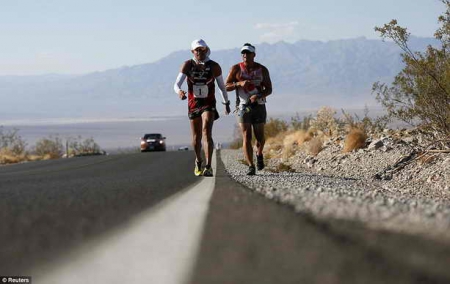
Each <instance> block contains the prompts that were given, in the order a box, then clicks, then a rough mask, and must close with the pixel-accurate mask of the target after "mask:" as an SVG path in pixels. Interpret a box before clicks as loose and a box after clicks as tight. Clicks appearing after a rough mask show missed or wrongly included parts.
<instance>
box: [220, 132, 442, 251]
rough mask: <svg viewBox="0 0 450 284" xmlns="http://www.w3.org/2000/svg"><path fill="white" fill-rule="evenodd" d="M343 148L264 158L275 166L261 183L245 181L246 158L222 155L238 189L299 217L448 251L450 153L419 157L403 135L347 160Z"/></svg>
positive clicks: (336, 142) (335, 142) (335, 144)
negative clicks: (422, 240)
mask: <svg viewBox="0 0 450 284" xmlns="http://www.w3.org/2000/svg"><path fill="white" fill-rule="evenodd" d="M342 140H343V139H342V138H335V139H331V140H329V141H327V142H326V143H325V144H324V148H323V150H322V151H321V152H320V153H319V154H318V155H316V156H312V155H309V154H308V153H307V151H304V150H302V149H301V147H297V148H295V147H294V149H293V150H292V154H291V155H290V156H289V157H284V158H283V155H282V154H281V153H278V155H276V154H277V153H275V154H274V153H270V154H267V155H266V156H271V157H272V158H270V159H267V160H266V164H267V166H266V168H265V169H264V170H262V171H258V172H257V175H256V176H247V175H246V174H245V172H246V170H247V166H246V165H244V164H243V154H242V150H230V149H224V150H221V153H220V154H221V158H222V160H223V162H224V165H225V168H226V170H227V172H228V173H229V174H230V175H231V177H232V178H233V179H235V180H236V181H237V182H239V183H241V184H243V185H245V186H247V187H248V188H250V189H251V190H254V191H256V192H258V193H260V194H262V195H264V196H265V197H266V198H268V199H271V200H274V201H276V202H279V203H283V204H287V205H289V206H292V207H294V208H295V210H296V211H297V212H299V213H307V214H312V215H313V216H315V217H316V218H322V219H329V218H337V219H347V220H355V221H358V222H362V223H364V224H365V225H366V226H368V227H370V228H374V229H381V230H392V231H396V232H403V233H408V234H419V235H422V236H424V237H428V238H432V239H436V240H440V241H444V242H446V243H450V189H449V186H450V154H449V153H446V152H440V151H437V150H436V151H433V150H430V152H426V153H425V152H421V151H420V149H424V147H423V145H419V144H420V143H422V144H423V143H424V142H423V141H421V139H420V138H419V139H418V138H417V137H412V136H411V135H398V133H397V134H395V135H391V134H389V133H388V132H387V133H385V134H384V135H381V137H378V138H377V139H371V138H369V139H368V141H367V145H368V146H367V147H366V148H364V149H359V150H355V151H353V152H350V153H343V152H342V149H343V143H342V142H340V141H342ZM280 151H281V150H280ZM281 164H282V165H283V166H284V167H283V168H284V169H285V170H284V171H283V170H281V171H280V170H279V169H280V165H281Z"/></svg>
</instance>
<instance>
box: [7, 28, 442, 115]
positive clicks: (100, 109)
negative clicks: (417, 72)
mask: <svg viewBox="0 0 450 284" xmlns="http://www.w3.org/2000/svg"><path fill="white" fill-rule="evenodd" d="M428 44H435V42H434V41H433V39H430V38H416V37H413V38H412V39H411V46H412V47H413V49H415V50H424V49H425V47H426V46H427V45H428ZM256 48H257V57H256V61H259V62H261V63H262V64H264V65H266V66H267V67H268V69H269V71H270V73H271V77H272V81H273V85H274V94H273V96H272V97H270V98H269V103H270V109H271V111H273V112H286V111H291V112H295V111H298V110H302V109H308V108H317V107H320V106H323V105H328V106H333V107H361V106H364V105H369V106H370V105H376V103H375V101H374V98H373V95H371V87H372V84H373V83H374V82H376V81H382V82H389V81H391V80H392V79H393V77H394V76H395V75H396V74H397V73H398V72H399V71H400V70H401V68H402V66H403V63H402V61H401V57H400V53H401V50H400V49H399V48H398V47H397V46H396V45H394V44H393V43H392V42H383V41H381V40H370V39H366V38H355V39H346V40H335V41H328V42H320V41H307V40H301V41H298V42H295V43H286V42H278V43H275V44H266V43H264V44H260V45H257V46H256ZM190 57H191V53H190V51H189V50H183V51H177V52H174V53H171V54H169V55H168V56H166V57H164V58H162V59H160V60H158V61H156V62H153V63H148V64H142V65H136V66H125V67H121V68H117V69H111V70H106V71H103V72H95V73H89V74H84V75H77V76H63V75H58V74H51V75H45V76H0V99H1V104H0V121H1V119H10V118H17V117H20V118H24V117H27V118H40V117H99V116H108V117H130V116H131V117H132V116H158V115H184V114H185V112H186V105H185V102H182V101H179V100H178V99H177V96H176V94H175V93H174V92H173V83H174V80H175V78H176V76H177V73H178V70H179V68H180V65H181V64H182V62H183V61H184V60H186V59H188V58H190ZM211 58H212V59H213V60H215V61H217V62H219V63H220V64H221V66H222V69H223V73H224V77H225V76H226V74H227V73H228V71H229V69H230V67H231V66H232V65H233V64H235V63H237V62H239V60H240V55H239V48H235V49H229V50H213V51H212V54H211ZM233 97H234V94H230V98H233Z"/></svg>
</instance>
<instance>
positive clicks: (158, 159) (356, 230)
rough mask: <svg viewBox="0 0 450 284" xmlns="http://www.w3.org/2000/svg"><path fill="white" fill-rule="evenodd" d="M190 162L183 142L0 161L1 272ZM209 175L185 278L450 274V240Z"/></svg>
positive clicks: (59, 248)
mask: <svg viewBox="0 0 450 284" xmlns="http://www.w3.org/2000/svg"><path fill="white" fill-rule="evenodd" d="M193 164H194V160H193V154H192V152H191V151H188V152H166V153H145V154H141V153H138V154H133V155H117V156H101V157H84V158H79V159H67V160H58V161H47V162H36V163H28V164H21V165H14V166H6V167H0V218H1V222H0V244H1V246H0V275H1V274H9V275H14V274H16V275H23V273H24V271H29V269H30V268H32V267H33V266H34V265H36V264H38V263H43V262H47V261H51V260H52V259H54V258H55V257H61V256H63V255H64V253H65V252H66V251H67V250H69V249H70V248H73V247H76V246H78V245H80V244H82V243H83V242H85V241H86V240H89V239H92V238H95V237H96V236H99V235H101V234H104V233H106V232H108V231H113V230H114V228H117V227H119V226H120V225H121V224H123V223H126V222H127V220H129V219H131V218H132V217H133V216H135V215H138V214H139V213H140V212H142V211H144V210H147V209H148V208H151V207H154V206H156V205H157V204H159V203H161V201H163V200H165V199H167V198H168V197H170V196H173V195H175V194H176V193H179V191H180V190H181V189H184V188H186V187H188V186H189V185H193V184H195V182H197V181H198V178H197V177H194V176H193V174H192V171H191V169H192V167H193ZM186 169H189V170H186ZM215 181H216V186H215V190H214V192H213V194H212V197H211V200H210V204H209V211H208V215H207V217H206V222H205V224H204V230H203V236H202V238H201V242H200V249H199V253H198V257H197V259H196V260H192V261H194V262H195V267H194V270H193V273H192V279H191V281H190V283H195V284H201V283H450V269H448V268H449V267H450V246H449V245H448V244H443V243H437V242H434V241H431V240H426V239H423V238H420V237H415V236H409V235H402V234H395V233H390V232H383V231H373V230H368V229H367V228H365V227H364V226H362V225H360V224H358V223H353V222H350V221H339V220H317V219H315V218H314V217H313V216H308V215H300V214H297V213H295V212H294V210H292V209H291V208H289V207H286V206H283V205H279V204H276V203H274V202H273V201H269V200H266V199H264V198H262V197H261V196H259V195H258V194H255V193H253V192H251V191H249V190H248V189H246V188H244V187H243V186H241V185H240V184H237V183H236V182H234V181H233V180H231V179H230V178H229V177H228V176H227V175H226V173H225V171H224V168H223V164H222V163H221V161H220V160H219V161H218V165H217V172H216V177H215ZM99 269H101V268H99ZM149 283H151V282H149Z"/></svg>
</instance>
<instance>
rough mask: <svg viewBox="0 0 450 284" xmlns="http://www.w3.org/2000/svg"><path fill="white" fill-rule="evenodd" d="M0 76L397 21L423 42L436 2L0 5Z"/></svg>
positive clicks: (84, 69) (207, 0)
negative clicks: (200, 43) (198, 43)
mask: <svg viewBox="0 0 450 284" xmlns="http://www.w3.org/2000/svg"><path fill="white" fill-rule="evenodd" d="M0 3H1V6H0V7H1V9H0V34H1V40H0V75H35V74H36V75H37V74H47V73H64V74H80V73H88V72H93V71H102V70H106V69H110V68H118V67H122V66H125V65H128V66H132V65H136V64H143V63H150V62H154V61H156V60H158V59H160V58H162V57H164V56H167V55H169V54H170V53H171V52H174V51H178V50H187V49H189V47H190V43H191V41H192V40H194V39H196V38H203V39H205V40H206V42H207V43H208V44H209V45H210V47H211V49H212V52H213V54H212V57H213V56H214V50H220V49H227V48H234V47H239V46H241V45H242V44H243V43H245V42H251V43H255V44H258V43H261V42H269V43H274V42H277V41H280V40H284V41H288V42H295V41H297V40H300V39H307V40H321V41H328V40H335V39H343V38H355V37H360V36H365V37H367V38H379V37H378V35H377V34H376V33H375V32H374V27H375V26H382V25H383V24H384V23H387V22H389V21H390V20H391V19H397V20H398V21H399V24H400V25H401V26H404V27H407V28H408V29H409V31H410V32H411V33H412V34H413V35H416V36H427V37H431V36H433V34H434V31H435V30H436V29H437V28H438V22H437V17H438V16H439V15H440V14H442V13H443V12H444V8H445V7H444V5H443V4H442V3H441V1H439V0H376V1H373V0H370V1H369V0H317V1H313V0H309V1H306V0H270V1H266V0H259V1H235V0H228V1H220V2H219V1H213V0H197V1H180V0H166V1H152V0H70V1H68V0H40V1H36V0H0Z"/></svg>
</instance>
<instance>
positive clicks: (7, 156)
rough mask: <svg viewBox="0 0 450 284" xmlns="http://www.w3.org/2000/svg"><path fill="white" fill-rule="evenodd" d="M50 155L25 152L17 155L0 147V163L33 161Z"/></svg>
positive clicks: (45, 158)
mask: <svg viewBox="0 0 450 284" xmlns="http://www.w3.org/2000/svg"><path fill="white" fill-rule="evenodd" d="M50 159H52V157H51V156H50V155H48V154H46V155H44V156H39V155H29V154H27V153H24V154H21V155H17V154H14V153H13V152H12V151H11V150H9V149H7V148H2V149H0V164H3V165H5V164H17V163H22V162H33V161H41V160H50Z"/></svg>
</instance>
